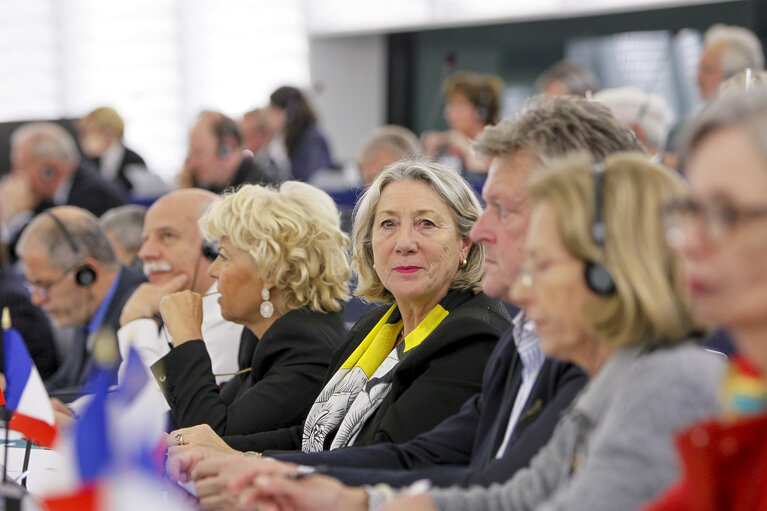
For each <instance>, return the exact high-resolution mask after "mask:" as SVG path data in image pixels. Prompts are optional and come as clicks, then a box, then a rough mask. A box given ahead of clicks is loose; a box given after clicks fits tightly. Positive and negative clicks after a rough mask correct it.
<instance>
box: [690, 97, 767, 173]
mask: <svg viewBox="0 0 767 511" xmlns="http://www.w3.org/2000/svg"><path fill="white" fill-rule="evenodd" d="M738 125H739V126H743V127H744V128H745V129H746V131H748V133H749V134H750V135H751V136H752V137H753V139H754V142H755V143H756V145H757V146H758V147H759V149H760V150H761V151H762V153H763V154H764V157H765V159H767V86H756V87H754V88H753V89H752V90H750V91H747V92H746V91H744V92H738V93H737V94H729V93H727V94H722V95H720V96H718V97H717V98H715V99H714V100H713V101H712V102H711V103H709V105H708V106H707V107H706V109H705V110H703V112H701V114H700V115H699V116H698V117H697V118H696V119H695V120H694V121H693V123H692V124H691V125H690V127H689V129H688V130H687V132H686V133H685V137H684V143H683V146H682V147H683V151H682V157H683V159H685V160H686V159H687V158H689V156H690V154H691V153H692V152H693V151H694V150H695V149H696V148H697V147H698V145H699V144H700V143H701V141H702V140H703V139H704V138H706V136H707V135H709V134H711V133H713V132H715V131H719V130H720V129H724V128H728V127H731V126H738Z"/></svg>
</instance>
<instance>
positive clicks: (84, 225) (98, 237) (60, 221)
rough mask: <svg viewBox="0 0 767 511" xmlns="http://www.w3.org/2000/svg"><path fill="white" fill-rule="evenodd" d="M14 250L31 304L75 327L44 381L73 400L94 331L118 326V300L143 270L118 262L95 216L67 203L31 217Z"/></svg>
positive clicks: (59, 322)
mask: <svg viewBox="0 0 767 511" xmlns="http://www.w3.org/2000/svg"><path fill="white" fill-rule="evenodd" d="M17 252H18V255H19V259H20V261H21V264H22V267H23V269H24V277H25V278H26V280H27V282H28V283H29V286H30V290H31V299H32V303H34V304H35V305H38V306H40V307H42V309H43V310H44V311H45V314H46V315H47V316H48V317H49V318H50V319H51V320H52V321H53V322H54V323H55V324H56V325H57V326H58V327H75V328H76V330H75V338H74V341H73V345H72V347H71V349H70V350H69V351H68V352H67V354H66V356H65V357H64V358H63V359H62V360H61V364H60V367H59V369H58V371H57V372H56V374H54V375H53V376H52V377H51V378H49V379H48V380H47V382H46V386H47V387H48V389H49V391H55V393H56V397H60V398H61V399H62V400H63V401H68V400H71V399H74V398H75V397H77V395H78V394H79V393H80V391H81V387H82V385H83V383H84V382H85V379H86V377H87V376H88V373H89V372H90V368H91V360H92V350H93V342H94V338H95V336H96V334H97V333H98V332H99V331H100V330H101V329H102V327H105V328H108V329H110V330H111V331H112V332H116V331H117V328H118V327H119V318H120V312H121V311H122V308H123V305H124V304H125V302H126V301H127V300H128V297H129V296H130V295H131V293H132V292H133V290H134V289H135V288H136V287H137V286H138V285H139V284H140V283H141V282H143V280H144V278H143V275H141V274H139V273H138V272H136V271H134V270H131V269H130V268H126V267H124V266H122V265H120V262H119V261H118V259H117V256H116V255H115V252H114V250H113V249H112V246H111V245H110V243H109V239H108V238H107V236H106V234H105V233H104V231H103V230H102V229H101V226H99V223H98V219H97V218H96V217H95V216H93V215H92V214H91V213H90V212H88V211H85V210H83V209H81V208H76V207H72V206H60V207H57V208H53V209H50V210H47V211H46V212H43V213H42V214H40V215H38V216H37V217H35V219H34V220H32V222H30V224H29V226H28V227H27V228H26V229H25V230H24V232H23V233H22V235H21V239H20V240H19V243H18V246H17ZM114 349H115V350H116V349H117V346H114ZM115 352H116V351H115Z"/></svg>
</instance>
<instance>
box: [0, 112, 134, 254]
mask: <svg viewBox="0 0 767 511" xmlns="http://www.w3.org/2000/svg"><path fill="white" fill-rule="evenodd" d="M11 167H12V172H11V175H10V176H8V177H7V178H5V179H3V181H2V182H1V183H0V224H2V235H3V239H4V240H5V241H6V242H9V249H10V255H11V258H12V259H13V258H14V256H15V254H14V250H13V247H14V246H15V245H16V242H17V241H18V238H19V235H20V233H21V230H22V229H23V228H24V226H25V225H26V224H27V222H29V221H30V220H31V219H32V217H33V216H34V215H37V214H39V213H40V212H42V211H44V210H46V209H48V208H50V207H53V206H64V205H67V206H77V207H80V208H83V209H86V210H88V211H90V212H91V213H93V214H94V215H96V216H101V215H102V214H103V213H104V212H105V211H107V210H108V209H111V208H114V207H116V206H121V205H122V204H123V203H124V202H123V199H122V196H121V194H120V192H119V191H118V190H117V189H116V188H115V187H114V186H113V185H112V184H111V183H108V182H107V181H105V180H104V179H103V178H102V177H101V176H99V175H98V174H97V173H96V172H95V171H94V170H93V169H91V168H90V167H88V166H85V165H82V164H81V157H80V153H79V152H78V150H77V144H76V143H75V139H74V137H72V135H70V134H69V132H68V131H67V130H65V129H64V128H62V127H61V126H59V125H58V124H54V123H48V122H36V123H29V124H25V125H23V126H21V127H20V128H18V129H16V130H15V131H14V132H13V134H12V135H11ZM12 262H14V261H12Z"/></svg>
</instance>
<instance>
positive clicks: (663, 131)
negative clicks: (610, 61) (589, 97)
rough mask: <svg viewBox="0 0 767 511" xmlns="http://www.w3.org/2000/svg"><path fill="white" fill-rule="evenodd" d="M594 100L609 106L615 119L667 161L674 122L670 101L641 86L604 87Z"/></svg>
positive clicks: (657, 157) (595, 95)
mask: <svg viewBox="0 0 767 511" xmlns="http://www.w3.org/2000/svg"><path fill="white" fill-rule="evenodd" d="M593 99H594V101H599V102H601V103H603V104H605V105H607V107H608V108H609V109H610V110H611V111H612V113H613V115H614V116H615V118H616V119H617V120H618V121H619V122H620V123H622V124H623V125H625V126H626V127H628V128H629V129H631V130H632V131H633V132H634V133H635V134H636V136H637V139H638V140H639V142H640V143H641V144H642V146H643V147H644V148H645V150H646V151H647V154H650V155H652V156H653V158H655V159H657V161H662V160H663V155H664V151H665V149H666V139H667V138H668V133H669V130H670V129H671V124H672V123H673V121H674V114H673V113H672V112H671V108H669V106H668V103H666V100H664V99H663V98H662V97H661V96H658V95H656V94H648V93H647V92H645V91H643V90H642V89H639V88H637V87H618V88H615V89H604V90H601V91H599V92H597V93H596V94H594V98H593Z"/></svg>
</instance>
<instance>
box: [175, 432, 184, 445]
mask: <svg viewBox="0 0 767 511" xmlns="http://www.w3.org/2000/svg"><path fill="white" fill-rule="evenodd" d="M176 445H184V435H182V434H181V433H176Z"/></svg>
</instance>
